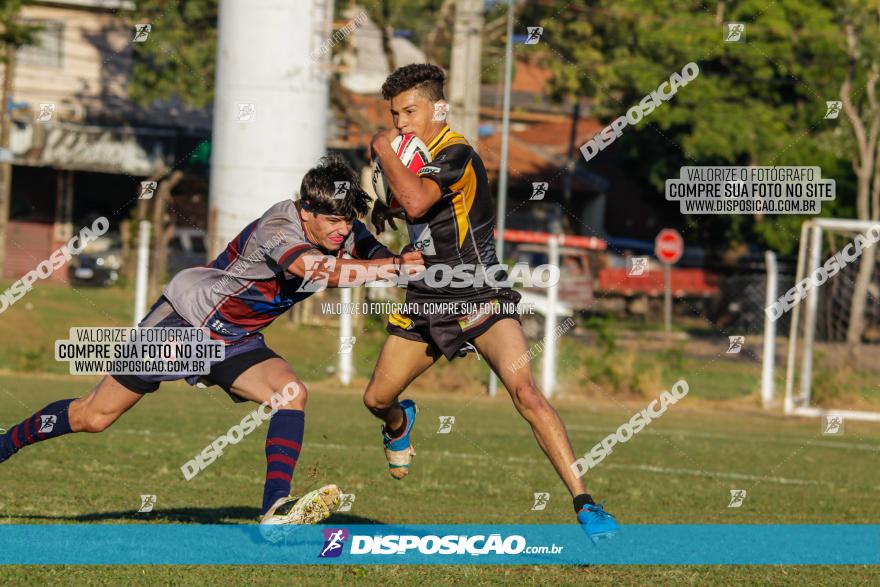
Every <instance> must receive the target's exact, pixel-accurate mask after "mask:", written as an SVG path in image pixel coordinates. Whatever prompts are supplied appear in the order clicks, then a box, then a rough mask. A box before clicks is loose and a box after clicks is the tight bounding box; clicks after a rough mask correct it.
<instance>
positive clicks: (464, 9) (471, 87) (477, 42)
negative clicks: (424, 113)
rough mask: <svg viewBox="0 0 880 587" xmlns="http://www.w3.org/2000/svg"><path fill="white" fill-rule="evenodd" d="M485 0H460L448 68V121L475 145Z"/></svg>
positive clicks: (456, 9) (456, 7) (456, 6)
mask: <svg viewBox="0 0 880 587" xmlns="http://www.w3.org/2000/svg"><path fill="white" fill-rule="evenodd" d="M482 36H483V0H457V2H456V4H455V25H454V27H453V33H452V59H451V63H450V67H449V120H450V122H451V123H452V124H453V125H454V128H455V131H456V132H459V133H461V134H462V135H464V138H466V139H467V141H468V142H469V143H470V144H471V145H473V146H474V147H476V145H477V126H478V125H479V108H480V70H481V67H480V61H481V60H480V54H481V48H482Z"/></svg>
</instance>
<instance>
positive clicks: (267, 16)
mask: <svg viewBox="0 0 880 587" xmlns="http://www.w3.org/2000/svg"><path fill="white" fill-rule="evenodd" d="M332 14H333V2H332V0H296V1H295V2H294V1H290V0H263V1H261V2H253V1H252V0H220V6H219V17H218V23H217V75H216V81H215V88H216V89H215V98H214V128H213V142H212V145H213V149H212V153H211V193H210V214H211V217H212V218H213V219H214V222H213V223H212V230H213V233H212V234H211V247H210V248H211V254H212V255H216V254H217V253H219V251H220V250H221V249H222V248H223V247H225V246H226V244H227V243H228V242H229V241H230V240H232V239H233V238H234V237H235V235H237V234H238V233H239V232H240V231H241V230H242V229H243V228H244V227H245V226H247V224H248V223H250V222H251V221H253V220H255V219H256V218H258V217H259V216H260V215H261V214H262V213H263V212H264V211H265V210H266V209H268V208H269V207H271V206H272V205H273V204H276V203H277V202H279V201H281V200H284V199H289V198H292V197H293V196H294V194H296V193H297V192H298V191H299V187H300V183H301V182H302V177H303V175H305V172H306V171H308V169H309V168H310V167H312V166H314V165H315V164H316V163H317V162H318V159H319V158H320V157H321V156H323V155H324V154H325V153H326V142H327V111H328V96H329V58H330V51H329V50H326V47H327V43H328V41H329V40H330V38H331V34H332V31H331V24H332ZM322 48H323V50H322Z"/></svg>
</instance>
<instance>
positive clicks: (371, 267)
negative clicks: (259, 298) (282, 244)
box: [287, 251, 425, 287]
mask: <svg viewBox="0 0 880 587" xmlns="http://www.w3.org/2000/svg"><path fill="white" fill-rule="evenodd" d="M424 269H425V262H424V259H422V254H421V253H420V252H418V251H405V252H402V253H401V254H400V255H393V256H391V257H385V258H381V259H337V258H335V257H330V256H328V255H321V254H320V253H318V252H317V251H316V252H315V254H304V255H300V256H299V257H297V259H296V260H295V261H294V262H293V263H292V264H291V265H290V266H289V267H288V268H287V271H288V272H290V273H292V274H294V275H296V276H297V277H302V278H307V279H310V280H315V279H324V278H325V277H326V279H327V287H355V286H358V285H363V284H364V283H367V282H370V281H376V280H377V279H383V278H387V277H392V276H395V275H399V274H400V273H401V272H405V273H406V274H407V275H410V276H414V275H417V274H418V273H420V272H421V271H424Z"/></svg>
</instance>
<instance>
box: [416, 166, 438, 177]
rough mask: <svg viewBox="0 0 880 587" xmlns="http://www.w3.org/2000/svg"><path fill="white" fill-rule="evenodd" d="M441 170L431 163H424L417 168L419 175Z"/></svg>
mask: <svg viewBox="0 0 880 587" xmlns="http://www.w3.org/2000/svg"><path fill="white" fill-rule="evenodd" d="M440 171H442V170H441V169H440V168H439V167H434V166H433V165H425V166H424V167H422V168H421V169H419V175H427V174H429V173H440Z"/></svg>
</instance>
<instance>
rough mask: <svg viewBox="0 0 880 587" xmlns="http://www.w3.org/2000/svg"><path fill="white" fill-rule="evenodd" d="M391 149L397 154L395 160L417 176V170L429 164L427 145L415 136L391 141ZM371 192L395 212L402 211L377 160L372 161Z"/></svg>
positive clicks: (402, 136) (400, 137)
mask: <svg viewBox="0 0 880 587" xmlns="http://www.w3.org/2000/svg"><path fill="white" fill-rule="evenodd" d="M391 148H392V149H394V152H395V153H397V158H398V159H400V162H401V163H403V165H404V167H406V168H407V169H409V170H410V171H412V172H413V173H416V174H418V172H419V169H421V168H422V167H424V166H425V165H427V164H428V163H430V162H431V153H430V152H429V151H428V147H427V145H425V143H423V142H422V140H421V139H420V138H418V137H417V136H416V135H412V134H410V135H400V136H398V137H397V138H395V139H394V140H393V141H391ZM372 179H373V190H374V191H375V192H376V196H377V197H378V198H379V199H380V200H382V202H383V203H384V204H385V205H386V206H388V207H389V208H391V210H392V211H394V212H397V211H400V210H402V209H403V207H402V206H401V205H400V202H398V201H397V199H396V198H395V197H394V194H393V193H391V186H389V185H388V183H387V182H386V181H385V174H384V173H382V165H381V164H380V163H379V159H374V160H373V177H372Z"/></svg>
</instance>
